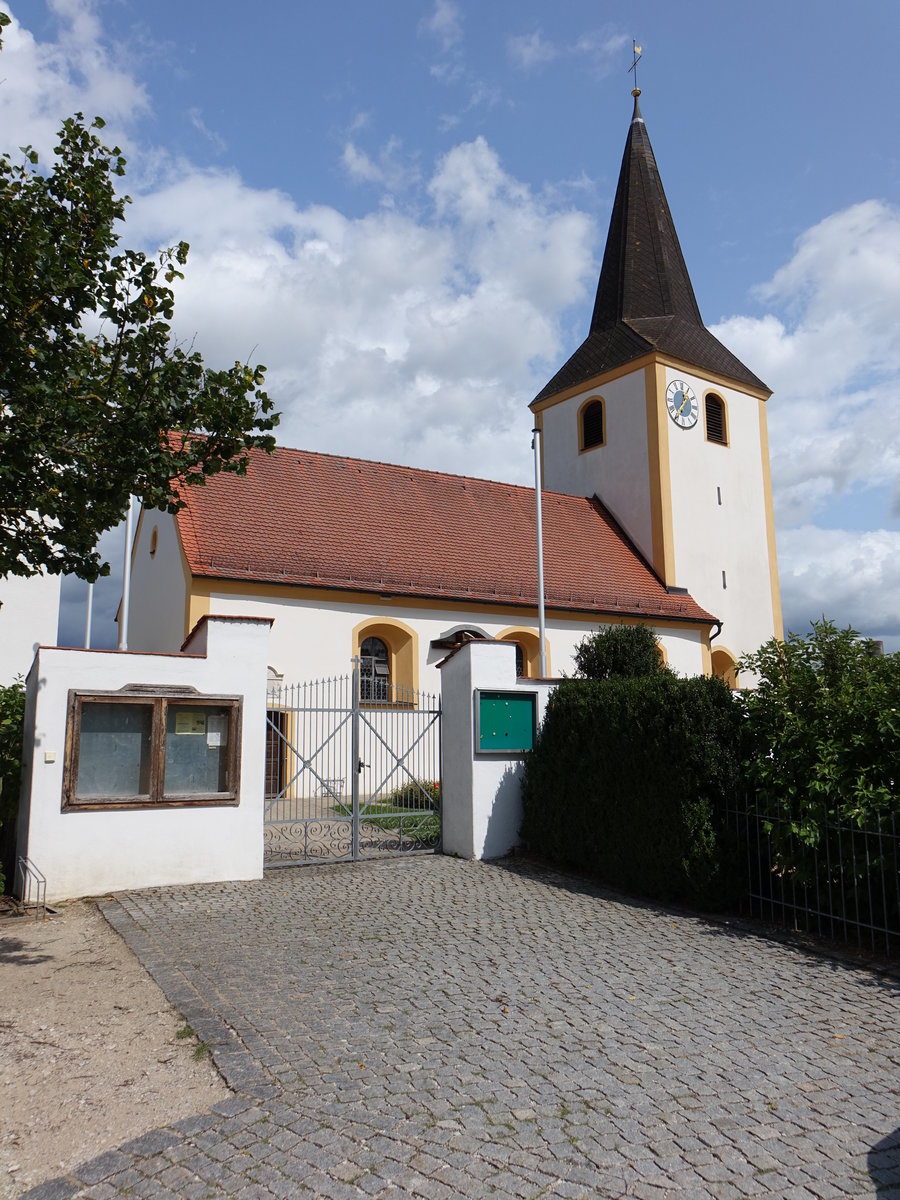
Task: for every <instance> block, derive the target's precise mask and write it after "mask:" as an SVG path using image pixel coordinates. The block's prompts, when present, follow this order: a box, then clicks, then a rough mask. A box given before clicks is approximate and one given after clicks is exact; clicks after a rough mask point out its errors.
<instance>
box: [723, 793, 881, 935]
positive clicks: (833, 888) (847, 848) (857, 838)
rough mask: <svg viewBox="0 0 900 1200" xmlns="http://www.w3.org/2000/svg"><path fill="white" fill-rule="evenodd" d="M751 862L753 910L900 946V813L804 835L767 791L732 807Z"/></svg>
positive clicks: (748, 902) (806, 929)
mask: <svg viewBox="0 0 900 1200" xmlns="http://www.w3.org/2000/svg"><path fill="white" fill-rule="evenodd" d="M728 820H729V825H730V826H731V828H733V829H734V830H735V832H736V833H737V839H738V852H739V854H740V855H741V858H742V860H743V868H744V869H746V879H747V889H746V896H745V903H744V908H745V910H747V911H748V913H749V915H751V916H754V917H758V918H761V919H762V920H766V921H769V922H771V923H772V924H774V925H782V926H787V927H789V928H792V929H794V930H796V931H798V932H802V933H812V934H816V935H817V936H819V937H825V938H830V939H831V940H834V941H844V942H847V943H855V944H856V945H857V946H858V947H859V948H860V949H871V950H872V952H873V953H876V954H881V953H884V954H886V955H887V956H888V957H891V956H894V955H897V954H898V952H900V819H898V815H897V814H895V813H894V814H885V815H884V816H876V817H874V818H872V820H871V821H870V823H869V824H868V825H867V826H866V827H865V828H860V827H859V826H857V825H852V824H841V823H837V822H834V823H830V822H829V823H825V824H823V825H821V826H820V827H819V828H818V829H817V830H816V832H815V834H814V835H809V834H804V835H803V836H801V834H800V833H798V831H797V829H796V827H795V826H794V825H793V824H792V822H791V820H790V817H789V815H788V814H786V813H785V812H784V810H783V809H782V808H781V807H780V806H779V805H777V804H776V803H775V802H774V801H771V800H768V799H767V798H766V797H760V798H753V797H750V798H746V799H743V800H741V801H739V802H737V803H735V804H734V805H733V806H732V807H730V808H729V810H728Z"/></svg>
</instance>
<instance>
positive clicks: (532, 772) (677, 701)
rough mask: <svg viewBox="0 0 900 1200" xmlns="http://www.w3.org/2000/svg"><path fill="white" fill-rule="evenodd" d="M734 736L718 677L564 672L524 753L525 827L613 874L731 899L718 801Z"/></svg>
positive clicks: (660, 888) (681, 896) (732, 776)
mask: <svg viewBox="0 0 900 1200" xmlns="http://www.w3.org/2000/svg"><path fill="white" fill-rule="evenodd" d="M741 739H742V718H741V712H740V708H739V707H738V705H737V704H735V702H734V698H733V696H732V693H731V692H729V690H728V688H727V687H726V686H725V685H724V684H723V683H721V682H720V681H719V680H717V679H705V678H695V679H679V678H676V677H675V676H674V675H671V674H669V673H661V674H657V675H654V676H651V677H644V678H631V679H621V678H610V679H605V680H594V679H574V680H566V681H564V682H563V683H562V684H561V685H560V686H559V687H558V688H557V689H556V691H555V692H554V693H553V695H552V696H551V697H550V701H549V703H548V706H547V711H546V715H545V718H544V722H543V725H542V727H541V731H540V734H539V736H538V740H537V744H536V746H535V749H534V750H533V751H532V752H531V754H530V755H528V756H527V758H526V764H525V776H524V782H523V807H524V822H523V827H522V836H523V838H524V840H525V841H526V843H527V844H528V845H529V846H530V847H532V848H533V849H535V850H536V851H538V852H539V853H541V854H542V855H545V856H546V857H548V858H550V859H552V860H553V861H555V862H558V863H560V864H564V865H568V866H573V867H578V868H580V869H582V870H586V871H588V872H590V873H591V874H592V875H593V876H595V877H596V878H599V879H600V880H602V881H603V882H605V883H608V884H609V885H611V886H614V887H618V888H623V889H625V890H627V891H635V892H639V893H640V894H642V895H645V896H649V897H652V898H654V899H660V900H681V901H686V902H689V903H693V904H697V905H700V906H703V907H708V908H721V907H726V906H728V905H729V904H731V903H733V902H734V901H735V900H736V898H737V894H738V887H739V884H738V882H737V872H736V870H735V869H734V866H733V858H734V854H733V851H732V849H731V847H730V843H729V839H728V834H727V832H726V829H725V823H724V818H723V810H724V803H725V800H726V798H727V797H729V796H730V795H732V794H733V792H734V789H735V788H736V786H738V782H739V764H740V762H741V757H742V754H741Z"/></svg>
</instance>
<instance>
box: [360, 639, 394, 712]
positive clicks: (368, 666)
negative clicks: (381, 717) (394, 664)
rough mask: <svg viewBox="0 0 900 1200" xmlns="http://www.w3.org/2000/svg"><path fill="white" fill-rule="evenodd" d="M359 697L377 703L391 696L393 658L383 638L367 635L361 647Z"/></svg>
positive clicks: (385, 700)
mask: <svg viewBox="0 0 900 1200" xmlns="http://www.w3.org/2000/svg"><path fill="white" fill-rule="evenodd" d="M359 698H360V700H370V701H375V702H376V703H378V702H379V701H381V702H387V701H388V700H390V698H391V660H390V655H389V653H388V648H387V646H386V645H385V644H384V642H383V641H382V640H381V638H377V637H367V638H366V639H365V641H364V642H363V644H362V645H361V646H360V648H359Z"/></svg>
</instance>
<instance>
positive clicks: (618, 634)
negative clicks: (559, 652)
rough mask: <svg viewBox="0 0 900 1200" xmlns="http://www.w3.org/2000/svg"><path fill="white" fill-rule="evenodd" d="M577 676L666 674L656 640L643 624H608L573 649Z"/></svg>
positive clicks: (602, 676) (635, 677)
mask: <svg viewBox="0 0 900 1200" xmlns="http://www.w3.org/2000/svg"><path fill="white" fill-rule="evenodd" d="M575 673H576V675H577V676H578V677H579V678H581V679H639V678H646V677H652V676H654V675H668V674H670V671H669V668H668V667H667V666H666V664H665V663H664V662H663V659H662V655H661V653H660V649H659V642H658V641H657V640H656V635H655V634H654V632H653V630H652V629H650V628H649V627H648V626H646V625H610V626H609V627H608V628H606V629H600V630H598V631H597V633H593V634H591V635H590V637H586V638H585V639H584V641H583V642H582V643H581V645H580V646H579V647H578V648H577V649H576V651H575Z"/></svg>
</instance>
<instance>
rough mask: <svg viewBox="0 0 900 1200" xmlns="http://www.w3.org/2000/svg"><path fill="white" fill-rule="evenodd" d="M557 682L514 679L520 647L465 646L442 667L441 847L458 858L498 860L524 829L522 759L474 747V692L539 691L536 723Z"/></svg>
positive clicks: (499, 643) (541, 717) (480, 644)
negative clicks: (517, 650) (489, 752)
mask: <svg viewBox="0 0 900 1200" xmlns="http://www.w3.org/2000/svg"><path fill="white" fill-rule="evenodd" d="M555 687H556V681H552V682H551V681H543V680H542V681H540V682H538V681H537V680H535V679H517V678H516V651H515V647H514V646H511V645H509V644H508V643H505V642H468V643H467V644H466V645H465V646H463V647H462V649H461V650H458V651H457V652H456V653H455V654H453V655H452V657H450V658H448V659H446V660H445V661H444V663H443V664H442V666H441V704H442V708H443V731H442V737H441V756H442V760H443V770H442V776H443V777H442V782H441V793H442V809H443V818H442V819H443V849H444V853H445V854H455V855H458V856H459V857H460V858H501V857H502V856H503V855H504V854H508V853H509V852H510V850H512V848H513V847H514V846H515V845H516V844H517V842H518V840H519V829H520V827H521V824H522V771H523V757H522V755H521V754H515V755H503V756H501V755H497V754H481V753H477V752H476V750H475V692H476V689H479V688H481V689H486V690H489V691H523V692H536V693H537V720H538V724H540V722H541V721H542V720H543V717H544V710H545V709H546V707H547V700H548V698H549V696H550V693H551V692H552V691H553V689H554V688H555Z"/></svg>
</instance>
